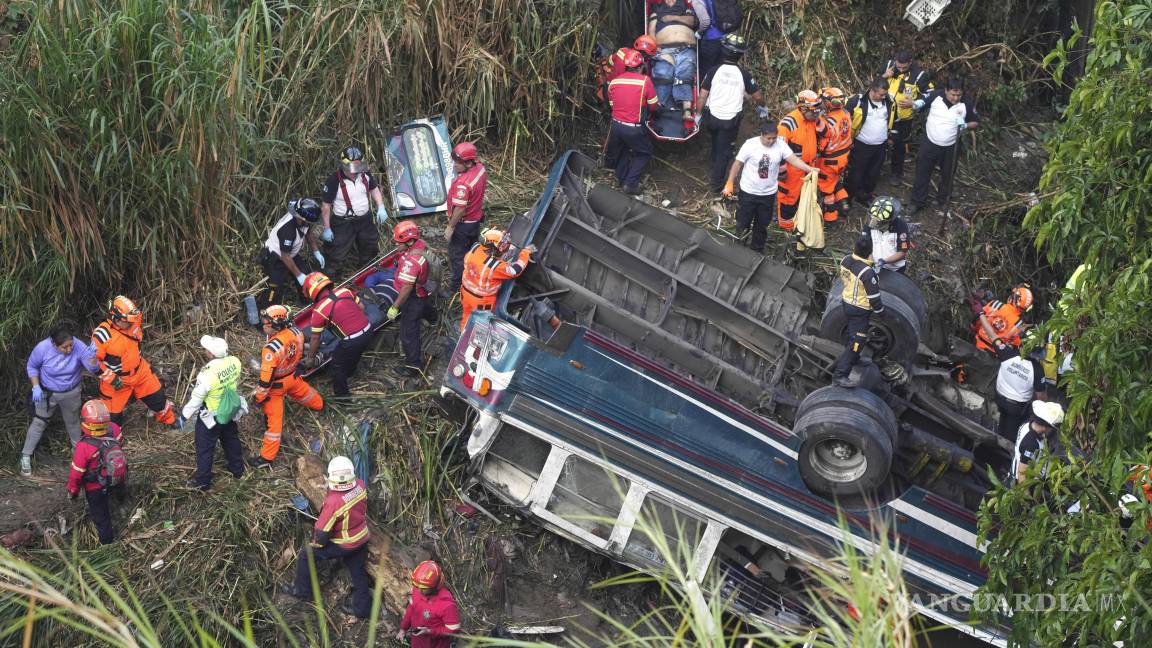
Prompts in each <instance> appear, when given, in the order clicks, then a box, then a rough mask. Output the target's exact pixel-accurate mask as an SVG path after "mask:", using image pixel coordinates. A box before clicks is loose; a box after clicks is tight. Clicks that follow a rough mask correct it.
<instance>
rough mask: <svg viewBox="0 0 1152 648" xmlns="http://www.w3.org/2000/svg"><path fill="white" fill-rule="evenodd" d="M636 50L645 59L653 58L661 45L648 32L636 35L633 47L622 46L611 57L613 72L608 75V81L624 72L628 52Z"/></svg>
mask: <svg viewBox="0 0 1152 648" xmlns="http://www.w3.org/2000/svg"><path fill="white" fill-rule="evenodd" d="M632 50H636V51H637V52H640V54H641V55H642V56H643V57H644V60H645V61H648V60H651V59H652V57H653V56H656V52H658V51H660V47H659V46H658V45H656V39H654V38H652V37H651V36H649V35H648V34H640V35H639V36H637V37H636V42H634V43H632V47H631V48H628V47H621V48H620V49H618V50H616V52H615V53H613V54H612V56H611V57H609V59H608V60H609V62H611V63H612V72H611V73H610V74H609V75H608V79H607V80H608V81H611V80H612V79H615V78H616V77H618V76H620V75H621V74H624V72H625V70H627V69H628V68H627V66H626V65H624V59H625V58H626V57H627V56H628V52H630V51H632Z"/></svg>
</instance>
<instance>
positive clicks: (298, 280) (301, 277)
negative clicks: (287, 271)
mask: <svg viewBox="0 0 1152 648" xmlns="http://www.w3.org/2000/svg"><path fill="white" fill-rule="evenodd" d="M296 283H298V284H300V285H301V286H303V285H304V273H303V272H301V273H300V274H298V275H296Z"/></svg>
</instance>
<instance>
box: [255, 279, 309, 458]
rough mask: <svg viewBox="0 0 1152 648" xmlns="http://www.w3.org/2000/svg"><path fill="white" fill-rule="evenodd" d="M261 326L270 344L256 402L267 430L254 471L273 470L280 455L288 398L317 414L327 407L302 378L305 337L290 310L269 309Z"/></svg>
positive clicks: (262, 358)
mask: <svg viewBox="0 0 1152 648" xmlns="http://www.w3.org/2000/svg"><path fill="white" fill-rule="evenodd" d="M313 288H315V286H313ZM260 324H261V325H262V326H263V328H264V335H266V336H267V339H268V341H267V342H266V343H265V344H264V348H263V349H261V351H260V382H259V385H258V386H257V387H256V392H255V393H254V394H253V398H254V399H255V401H256V403H258V404H259V405H260V409H261V410H263V412H264V419H265V427H264V439H263V441H261V443H260V454H259V455H257V456H256V457H252V458H251V459H249V461H248V465H250V466H252V467H254V468H261V467H266V466H271V465H272V462H273V461H275V459H276V455H277V454H278V453H279V452H280V437H281V435H282V434H283V430H284V397H285V396H287V397H288V398H291V399H292V400H293V401H295V402H297V403H299V404H301V405H303V406H304V407H306V408H308V409H310V410H312V411H314V412H317V411H320V409H322V408H323V407H324V398H323V397H322V396H321V395H320V392H318V391H316V390H315V389H313V388H312V386H311V385H309V384H308V383H307V381H305V380H304V378H302V377H301V376H300V372H299V370H298V369H299V367H300V360H301V358H303V357H304V334H303V333H302V332H301V331H300V329H298V328H296V327H295V326H293V325H292V318H291V316H290V314H289V312H288V308H287V307H286V306H283V305H281V304H276V305H273V306H269V307H268V308H266V309H265V310H264V312H263V313H261V314H260Z"/></svg>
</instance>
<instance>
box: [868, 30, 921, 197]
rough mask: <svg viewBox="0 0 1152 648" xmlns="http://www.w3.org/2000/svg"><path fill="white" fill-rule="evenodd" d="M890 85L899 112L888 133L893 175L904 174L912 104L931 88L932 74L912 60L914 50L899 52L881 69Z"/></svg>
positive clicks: (883, 76) (891, 94)
mask: <svg viewBox="0 0 1152 648" xmlns="http://www.w3.org/2000/svg"><path fill="white" fill-rule="evenodd" d="M880 78H882V79H884V80H885V81H886V82H887V84H888V96H889V97H890V98H891V99H892V101H893V103H895V104H896V115H895V118H894V119H893V121H892V126H891V131H890V132H889V135H890V138H891V140H892V176H893V177H895V178H903V177H904V157H905V155H907V153H908V140H909V139H910V138H911V137H912V119H913V117H915V113H914V109H913V104H914V103H915V101H916V100H917V99H919V98H920V97H922V96H924V95H925V94H926V93H927V92H928V91H929V90H930V89H931V88H932V82H931V81H932V77H931V75H930V74H928V72H926V71H925V70H923V69H921V68H920V66H919V65H917V64H916V62H915V61H913V60H912V53H911V52H906V51H902V52H897V53H896V55H895V56H893V57H892V58H891V59H889V60H888V62H887V63H885V64H884V68H883V69H881V70H880Z"/></svg>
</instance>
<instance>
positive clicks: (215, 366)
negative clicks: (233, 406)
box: [197, 356, 241, 413]
mask: <svg viewBox="0 0 1152 648" xmlns="http://www.w3.org/2000/svg"><path fill="white" fill-rule="evenodd" d="M240 371H241V365H240V359H239V358H237V357H236V356H227V357H224V358H216V359H215V360H211V361H209V362H208V364H206V365H204V368H203V369H201V370H200V377H201V378H203V379H204V380H205V382H206V384H207V385H208V395H207V396H205V397H204V406H205V407H207V408H208V411H209V412H213V413H215V412H216V410H217V409H219V407H220V398H221V397H222V396H223V395H224V390H225V389H228V388H232V389H233V390H235V389H236V386H237V385H239V384H240ZM197 382H199V381H197Z"/></svg>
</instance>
